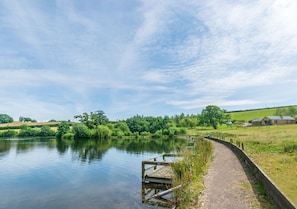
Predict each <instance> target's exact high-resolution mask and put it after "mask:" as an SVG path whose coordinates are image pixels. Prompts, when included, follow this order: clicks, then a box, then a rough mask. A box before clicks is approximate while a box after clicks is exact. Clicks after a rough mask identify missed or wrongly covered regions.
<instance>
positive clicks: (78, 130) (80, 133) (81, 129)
mask: <svg viewBox="0 0 297 209" xmlns="http://www.w3.org/2000/svg"><path fill="white" fill-rule="evenodd" d="M72 131H73V134H74V138H88V137H90V130H89V129H88V127H87V126H86V125H85V124H83V123H75V124H74V125H73V126H72Z"/></svg>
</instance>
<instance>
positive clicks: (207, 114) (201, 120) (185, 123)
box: [0, 105, 230, 139]
mask: <svg viewBox="0 0 297 209" xmlns="http://www.w3.org/2000/svg"><path fill="white" fill-rule="evenodd" d="M5 117H6V116H5ZM6 118H7V117H6ZM74 118H75V119H78V121H79V122H70V121H64V122H59V123H58V125H57V124H55V125H56V127H55V128H51V127H49V126H47V125H45V126H41V127H32V126H29V124H30V123H28V125H22V126H19V129H20V130H19V131H18V130H11V129H9V128H8V127H6V128H7V129H6V131H2V132H0V137H1V136H2V137H14V136H18V137H33V136H56V137H57V138H58V139H63V138H74V139H80V138H95V139H107V138H110V137H117V138H119V137H120V138H121V137H131V136H133V137H135V138H138V137H139V136H142V137H151V138H159V137H162V136H166V137H174V136H176V135H183V134H186V133H187V129H189V128H194V127H196V126H198V125H199V126H212V127H213V128H215V129H216V128H218V125H221V124H224V123H226V122H227V121H228V120H229V119H230V117H229V115H228V114H227V113H226V110H222V109H220V108H219V107H217V106H213V105H209V106H207V107H206V108H205V109H203V110H202V112H201V114H200V115H199V114H197V115H195V114H192V115H185V114H184V113H182V114H180V115H174V116H171V117H169V116H164V117H161V116H158V117H153V116H141V115H135V116H133V117H130V118H128V119H126V120H121V121H110V120H109V119H108V117H107V116H106V115H105V113H104V112H103V111H102V110H98V111H95V112H90V113H86V112H85V113H83V114H81V115H76V116H74ZM20 120H21V121H30V122H32V119H31V118H25V117H21V118H20ZM37 124H38V123H37Z"/></svg>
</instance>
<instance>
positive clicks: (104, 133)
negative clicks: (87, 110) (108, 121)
mask: <svg viewBox="0 0 297 209" xmlns="http://www.w3.org/2000/svg"><path fill="white" fill-rule="evenodd" d="M109 136H111V131H110V130H109V128H108V127H107V126H105V125H99V126H98V128H97V130H96V138H98V139H107V138H108V137H109Z"/></svg>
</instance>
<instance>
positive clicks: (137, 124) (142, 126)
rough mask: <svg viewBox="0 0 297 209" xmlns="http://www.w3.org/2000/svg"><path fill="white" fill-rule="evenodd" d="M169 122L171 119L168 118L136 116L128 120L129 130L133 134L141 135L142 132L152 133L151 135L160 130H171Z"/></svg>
mask: <svg viewBox="0 0 297 209" xmlns="http://www.w3.org/2000/svg"><path fill="white" fill-rule="evenodd" d="M169 122H170V119H169V117H168V116H165V117H164V118H162V117H152V116H147V117H144V116H140V115H136V116H133V117H132V118H128V119H127V120H126V123H127V125H128V127H129V130H130V131H131V132H132V133H135V132H138V133H139V134H140V133H141V132H150V133H151V134H153V133H155V132H156V131H158V130H163V129H165V128H169V127H170V126H169Z"/></svg>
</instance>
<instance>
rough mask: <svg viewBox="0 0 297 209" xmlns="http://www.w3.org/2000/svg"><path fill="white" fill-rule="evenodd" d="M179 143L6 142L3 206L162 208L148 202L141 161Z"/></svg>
mask: <svg viewBox="0 0 297 209" xmlns="http://www.w3.org/2000/svg"><path fill="white" fill-rule="evenodd" d="M183 144H184V141H183V140H177V139H163V140H162V139H154V140H147V139H133V140H132V139H131V140H127V139H126V140H122V139H119V140H106V141H103V142H102V141H96V140H79V141H73V140H56V139H8V140H0V185H1V186H0V208H1V209H7V208H11V209H13V208H22V209H27V208H28V209H32V208H38V209H51V208H53V209H57V208H71V209H73V208H85V209H91V208H105V209H107V208H121V209H125V208H147V209H153V208H158V207H157V206H152V205H149V204H144V203H142V179H141V161H142V160H145V159H147V158H150V157H153V156H155V155H158V154H161V153H172V152H176V150H177V149H179V148H180V147H181V146H182V145H183Z"/></svg>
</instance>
